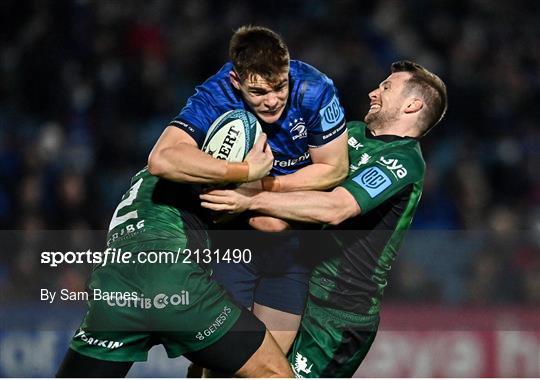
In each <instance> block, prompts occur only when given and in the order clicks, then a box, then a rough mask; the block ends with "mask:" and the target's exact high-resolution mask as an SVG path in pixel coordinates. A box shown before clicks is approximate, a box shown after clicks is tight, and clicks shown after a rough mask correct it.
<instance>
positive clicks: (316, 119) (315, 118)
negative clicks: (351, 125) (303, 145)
mask: <svg viewBox="0 0 540 380" xmlns="http://www.w3.org/2000/svg"><path fill="white" fill-rule="evenodd" d="M305 103H306V107H307V108H308V111H309V116H308V117H307V130H308V144H309V146H310V147H319V146H323V145H325V144H327V143H329V142H330V141H332V140H334V139H335V138H337V137H338V136H340V135H341V134H342V133H344V132H345V131H346V128H345V110H344V109H343V106H342V105H341V103H340V102H339V98H338V94H337V90H336V88H335V87H334V84H333V82H332V81H331V80H330V79H329V78H327V77H324V80H323V82H322V83H321V84H319V85H317V86H313V88H312V89H308V91H307V93H306V96H305Z"/></svg>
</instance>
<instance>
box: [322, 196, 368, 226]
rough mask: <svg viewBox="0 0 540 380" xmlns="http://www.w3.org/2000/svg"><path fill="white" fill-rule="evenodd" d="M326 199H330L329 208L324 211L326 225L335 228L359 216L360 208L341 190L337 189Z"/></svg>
mask: <svg viewBox="0 0 540 380" xmlns="http://www.w3.org/2000/svg"><path fill="white" fill-rule="evenodd" d="M344 192H345V193H344ZM328 197H329V198H330V199H331V203H330V205H331V207H329V208H327V211H326V214H327V215H326V217H327V218H326V222H325V223H326V224H329V225H332V226H337V225H338V224H341V223H343V222H344V221H345V220H347V219H349V218H353V217H355V216H357V215H359V214H360V206H359V205H358V203H357V202H356V200H355V199H354V198H352V196H350V195H349V194H348V193H347V192H346V190H343V188H337V189H336V190H334V191H333V192H331V193H329V195H328Z"/></svg>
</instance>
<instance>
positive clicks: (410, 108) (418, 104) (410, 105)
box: [405, 98, 424, 113]
mask: <svg viewBox="0 0 540 380" xmlns="http://www.w3.org/2000/svg"><path fill="white" fill-rule="evenodd" d="M406 104H407V107H405V113H415V112H418V111H420V110H421V109H422V108H423V107H424V102H423V101H422V99H420V98H410V99H408V100H407V103H406Z"/></svg>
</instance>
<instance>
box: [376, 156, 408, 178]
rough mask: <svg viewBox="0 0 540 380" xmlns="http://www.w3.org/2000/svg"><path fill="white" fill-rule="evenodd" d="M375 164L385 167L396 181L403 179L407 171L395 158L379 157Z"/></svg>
mask: <svg viewBox="0 0 540 380" xmlns="http://www.w3.org/2000/svg"><path fill="white" fill-rule="evenodd" d="M377 163H379V164H381V165H383V166H385V167H386V168H387V169H388V170H390V172H391V173H392V174H393V175H394V177H396V179H398V178H399V179H401V178H405V176H406V175H407V169H405V168H404V167H403V165H402V164H400V163H399V161H398V160H397V159H396V158H389V159H386V158H384V156H381V158H379V160H378V161H377Z"/></svg>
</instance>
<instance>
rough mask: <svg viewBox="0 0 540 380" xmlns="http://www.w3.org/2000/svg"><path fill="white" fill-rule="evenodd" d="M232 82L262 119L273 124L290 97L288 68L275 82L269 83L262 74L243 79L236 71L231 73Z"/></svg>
mask: <svg viewBox="0 0 540 380" xmlns="http://www.w3.org/2000/svg"><path fill="white" fill-rule="evenodd" d="M231 82H232V84H233V86H234V87H235V88H236V89H237V90H239V91H240V92H241V93H242V97H243V98H244V101H245V102H246V103H247V105H248V106H249V108H250V109H251V110H252V111H253V112H254V113H255V114H256V115H257V116H258V117H259V118H260V119H261V120H262V121H264V122H265V123H268V124H272V123H275V122H276V121H277V120H278V119H279V118H280V117H281V114H282V113H283V110H284V109H285V106H286V105H287V98H288V97H289V71H288V70H287V71H284V72H283V73H281V74H280V75H279V76H278V79H277V81H276V82H275V83H269V82H268V81H267V80H266V79H264V78H262V77H261V76H260V75H251V76H249V77H248V78H246V79H245V80H241V79H240V78H239V77H238V76H237V75H236V73H234V72H233V73H231Z"/></svg>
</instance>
